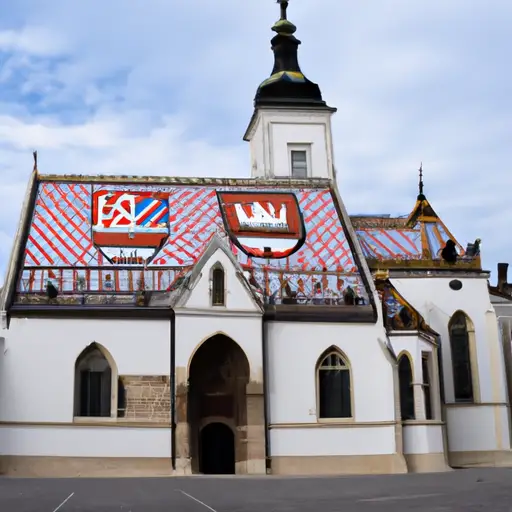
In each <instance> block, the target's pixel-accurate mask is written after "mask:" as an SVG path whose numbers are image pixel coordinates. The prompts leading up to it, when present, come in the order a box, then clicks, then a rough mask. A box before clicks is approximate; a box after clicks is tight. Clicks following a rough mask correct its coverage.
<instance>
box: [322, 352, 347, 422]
mask: <svg viewBox="0 0 512 512" xmlns="http://www.w3.org/2000/svg"><path fill="white" fill-rule="evenodd" d="M317 378H318V394H319V402H320V404H319V405H320V411H319V415H318V417H319V418H350V417H352V403H351V392H350V368H349V366H348V364H347V363H346V361H345V360H344V359H343V357H342V356H341V355H340V354H339V353H337V352H331V353H329V354H328V355H327V356H325V357H324V358H323V359H322V361H321V362H320V365H319V366H318V376H317Z"/></svg>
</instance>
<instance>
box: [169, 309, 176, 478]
mask: <svg viewBox="0 0 512 512" xmlns="http://www.w3.org/2000/svg"><path fill="white" fill-rule="evenodd" d="M170 328H171V332H170V338H171V339H170V342H171V371H170V379H169V380H170V388H171V464H172V470H173V471H176V315H175V314H174V310H172V309H171V325H170Z"/></svg>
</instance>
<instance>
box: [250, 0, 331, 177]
mask: <svg viewBox="0 0 512 512" xmlns="http://www.w3.org/2000/svg"><path fill="white" fill-rule="evenodd" d="M278 3H279V4H280V7H281V17H280V19H279V20H278V21H277V22H276V23H275V24H274V26H273V27H272V30H273V31H274V32H276V35H275V36H274V37H273V38H272V41H271V44H272V51H273V53H274V67H273V69H272V73H271V75H270V77H269V78H267V79H266V80H264V81H263V82H262V83H261V84H260V86H259V87H258V90H257V91H256V96H255V98H254V113H253V115H252V118H251V120H250V122H249V126H248V128H247V131H246V132H245V135H244V140H246V141H248V142H249V144H250V147H251V176H252V177H253V178H266V179H272V178H276V179H308V178H330V179H333V180H334V178H335V176H334V161H333V148H332V134H331V116H332V114H334V113H335V112H336V109H335V108H332V107H329V106H328V105H327V104H326V103H325V101H324V100H323V98H322V93H321V91H320V87H319V86H318V85H317V84H316V83H314V82H311V81H310V80H308V79H307V78H306V76H305V75H304V73H303V72H302V71H301V69H300V66H299V61H298V49H299V45H300V44H301V41H299V40H298V39H297V38H296V37H295V35H294V34H295V32H296V30H297V27H296V26H295V25H294V24H293V23H292V22H291V21H289V20H288V14H287V10H288V1H287V0H278Z"/></svg>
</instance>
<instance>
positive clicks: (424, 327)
mask: <svg viewBox="0 0 512 512" xmlns="http://www.w3.org/2000/svg"><path fill="white" fill-rule="evenodd" d="M375 287H376V288H377V293H378V294H379V298H380V300H381V304H382V309H383V313H384V326H385V327H386V330H387V331H388V332H390V333H391V332H393V333H396V334H399V333H400V332H401V331H418V332H420V333H422V334H424V335H426V336H427V337H428V339H429V340H430V341H432V340H433V339H435V338H436V337H437V336H438V333H437V332H436V331H434V330H433V329H432V328H431V327H430V326H429V325H428V324H427V322H426V321H425V319H424V318H423V316H422V315H421V314H420V313H419V312H418V310H417V309H415V308H414V307H413V306H412V305H411V304H410V303H409V302H408V301H407V300H406V299H405V297H403V295H401V294H400V293H399V292H398V290H397V289H396V288H395V287H394V286H393V284H392V283H391V281H390V280H389V279H388V278H387V277H379V276H376V279H375Z"/></svg>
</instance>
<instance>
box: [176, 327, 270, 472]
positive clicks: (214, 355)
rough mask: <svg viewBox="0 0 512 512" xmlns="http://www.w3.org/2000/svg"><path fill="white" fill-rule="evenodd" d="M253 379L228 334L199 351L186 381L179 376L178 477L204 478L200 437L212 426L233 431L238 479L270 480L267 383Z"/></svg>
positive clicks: (209, 341) (238, 349) (240, 353)
mask: <svg viewBox="0 0 512 512" xmlns="http://www.w3.org/2000/svg"><path fill="white" fill-rule="evenodd" d="M250 375H251V371H250V364H249V360H248V358H247V356H246V354H245V352H244V351H243V349H242V348H241V347H240V345H238V343H236V342H235V341H234V340H233V339H231V338H230V337H229V336H227V335H225V334H223V333H217V334H214V335H212V336H211V337H209V338H208V339H206V341H204V342H203V343H201V344H200V345H199V347H198V348H197V349H196V350H195V352H194V353H193V355H192V357H191V359H190V363H189V368H188V376H187V379H186V380H185V379H183V377H184V376H183V375H182V380H181V383H180V379H179V375H178V373H177V376H178V382H177V388H176V419H177V432H176V444H177V447H176V455H177V461H176V462H177V466H176V474H196V473H199V472H200V465H199V462H200V461H199V455H200V451H199V439H200V433H201V429H202V428H204V427H205V426H206V425H208V424H210V423H224V424H225V425H227V426H228V427H230V428H231V429H232V430H233V432H234V436H235V473H236V474H265V472H266V469H265V421H264V400H265V398H264V394H263V383H261V382H253V381H251V380H250Z"/></svg>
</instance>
